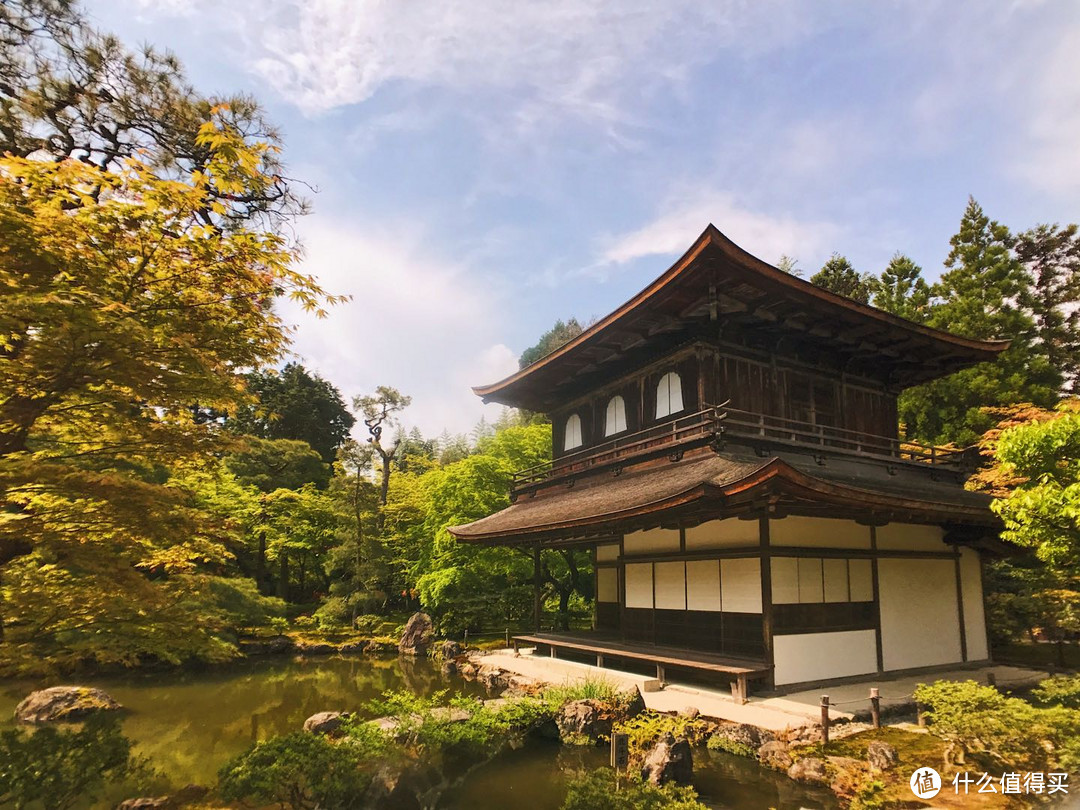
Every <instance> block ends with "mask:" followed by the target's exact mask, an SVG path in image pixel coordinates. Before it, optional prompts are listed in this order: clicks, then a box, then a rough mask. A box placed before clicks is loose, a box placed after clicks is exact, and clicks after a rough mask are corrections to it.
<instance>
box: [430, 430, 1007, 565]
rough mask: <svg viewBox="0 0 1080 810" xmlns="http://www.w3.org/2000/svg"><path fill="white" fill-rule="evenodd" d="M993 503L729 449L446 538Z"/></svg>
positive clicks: (987, 518) (963, 515)
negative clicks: (777, 511) (774, 511)
mask: <svg viewBox="0 0 1080 810" xmlns="http://www.w3.org/2000/svg"><path fill="white" fill-rule="evenodd" d="M823 461H824V463H822V462H823ZM990 500H991V499H990V498H989V497H988V496H986V495H984V494H982V493H976V492H969V491H967V490H965V489H964V488H963V486H962V485H961V484H960V483H959V481H958V480H957V479H955V478H953V477H952V474H951V473H949V472H941V473H936V472H933V471H930V470H927V471H925V472H924V471H922V470H908V469H904V468H902V467H900V465H897V467H890V466H888V465H885V464H881V463H880V462H879V463H867V462H865V461H862V460H859V459H852V460H845V459H835V458H829V459H827V460H822V459H820V457H818V458H815V457H814V456H813V455H809V454H800V453H779V454H776V455H773V456H771V457H768V458H760V457H757V456H756V455H755V454H754V453H753V452H752V451H742V452H740V450H739V449H738V448H734V449H730V450H727V449H725V450H723V451H719V452H717V451H713V450H706V451H704V452H703V453H699V454H697V455H695V456H693V457H689V456H688V457H687V458H685V459H683V460H681V461H677V462H671V461H668V460H666V459H661V460H658V461H655V462H652V463H651V464H649V465H642V466H641V467H638V468H636V469H633V470H628V471H626V472H623V473H622V474H620V475H613V474H612V473H606V474H599V475H593V476H589V477H583V478H582V479H580V480H578V481H575V482H571V483H570V484H560V485H557V486H552V487H548V488H546V489H541V490H539V491H538V492H536V493H534V494H523V495H521V496H519V497H518V499H517V500H516V502H514V503H512V504H511V505H510V506H508V507H506V508H505V509H503V510H501V511H499V512H496V513H495V514H493V515H490V516H488V517H485V518H481V519H480V520H477V521H474V522H472V523H469V524H466V525H463V526H455V527H452V528H451V529H450V533H451V534H453V535H454V537H456V538H458V539H459V540H463V541H467V542H477V543H489V544H507V545H513V544H519V543H527V542H550V541H553V540H568V539H571V538H581V539H582V540H585V539H588V538H597V537H602V536H604V535H605V534H606V535H616V534H623V533H626V532H627V531H632V530H634V529H636V528H645V527H647V526H649V525H654V526H655V525H661V524H664V523H665V522H667V523H679V522H683V523H687V524H692V523H693V522H696V521H700V520H705V519H710V518H719V517H727V516H728V515H730V514H737V513H738V512H739V511H740V510H742V511H745V509H746V508H748V507H751V506H753V507H756V508H760V506H761V505H762V504H765V503H771V504H773V505H774V506H776V505H780V506H781V508H783V507H785V506H786V507H789V508H791V509H792V511H800V510H804V511H805V510H810V511H813V510H824V512H826V513H829V514H836V515H837V516H840V515H848V514H853V515H858V516H862V517H865V518H866V519H868V520H883V521H884V520H905V521H911V522H925V523H942V524H944V523H950V524H968V525H976V526H987V527H992V526H996V525H997V518H996V517H995V516H994V515H993V513H992V512H991V511H990V510H989V508H988V507H989V504H990Z"/></svg>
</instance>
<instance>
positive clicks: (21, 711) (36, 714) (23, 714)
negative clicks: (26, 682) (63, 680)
mask: <svg viewBox="0 0 1080 810" xmlns="http://www.w3.org/2000/svg"><path fill="white" fill-rule="evenodd" d="M120 708H121V706H120V704H119V703H117V702H116V701H115V700H113V699H112V697H111V696H110V695H108V694H107V693H106V692H103V691H102V690H100V689H95V688H93V687H90V686H52V687H50V688H48V689H41V690H38V691H37V692H31V693H30V695H28V696H27V697H26V698H25V699H24V700H23V701H22V702H21V703H19V705H18V706H16V707H15V719H16V720H17V721H18V722H20V723H51V722H55V721H67V722H70V721H76V720H82V719H83V718H85V717H88V716H89V715H91V714H96V713H98V712H111V711H117V710H119V709H120Z"/></svg>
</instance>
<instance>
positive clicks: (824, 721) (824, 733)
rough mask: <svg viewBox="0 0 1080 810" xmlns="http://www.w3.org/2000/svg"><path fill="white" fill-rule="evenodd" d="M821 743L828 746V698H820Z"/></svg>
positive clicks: (826, 696) (825, 696) (824, 696)
mask: <svg viewBox="0 0 1080 810" xmlns="http://www.w3.org/2000/svg"><path fill="white" fill-rule="evenodd" d="M821 742H822V743H823V744H824V745H828V744H829V696H828V695H822V696H821Z"/></svg>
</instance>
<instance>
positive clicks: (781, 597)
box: [772, 557, 799, 605]
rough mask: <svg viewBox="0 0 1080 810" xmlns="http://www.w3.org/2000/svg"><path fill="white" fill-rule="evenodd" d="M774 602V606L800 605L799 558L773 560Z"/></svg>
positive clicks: (776, 558) (774, 558) (777, 558)
mask: <svg viewBox="0 0 1080 810" xmlns="http://www.w3.org/2000/svg"><path fill="white" fill-rule="evenodd" d="M772 600H773V604H774V605H795V604H798V602H799V561H798V559H797V558H795V557H773V558H772Z"/></svg>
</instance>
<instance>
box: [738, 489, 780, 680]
mask: <svg viewBox="0 0 1080 810" xmlns="http://www.w3.org/2000/svg"><path fill="white" fill-rule="evenodd" d="M758 527H759V541H760V545H761V636H762V639H761V640H762V644H763V648H764V652H765V666H767V667H768V668H769V678H768V684H769V688H770V689H772V688H773V686H775V683H776V673H775V672H774V671H773V663H774V662H773V609H772V608H773V605H772V554H771V551H770V549H769V513H768V512H767V511H766V512H765V513H764V514H763V515H762V516H761V518H760V519H759V520H758ZM742 697H743V698H744V699H745V698H746V697H747V695H746V694H745V693H744V694H743V695H742Z"/></svg>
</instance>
